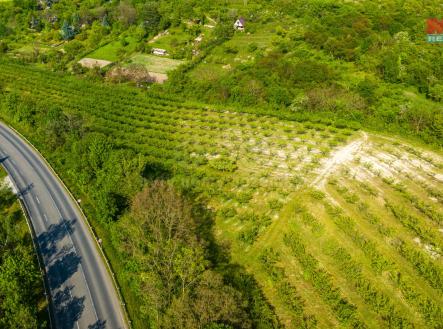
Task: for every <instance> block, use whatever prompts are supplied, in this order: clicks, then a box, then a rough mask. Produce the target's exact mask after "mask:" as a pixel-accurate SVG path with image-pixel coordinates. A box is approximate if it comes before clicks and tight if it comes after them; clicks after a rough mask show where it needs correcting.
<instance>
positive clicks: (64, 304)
mask: <svg viewBox="0 0 443 329" xmlns="http://www.w3.org/2000/svg"><path fill="white" fill-rule="evenodd" d="M71 290H72V287H66V288H65V289H63V290H60V291H58V292H57V293H56V294H55V296H54V297H53V305H54V316H55V318H56V319H57V323H59V324H60V327H61V328H66V329H72V328H74V325H75V323H76V322H77V321H78V319H80V317H81V314H82V312H83V309H84V307H85V306H84V301H85V297H81V298H78V297H73V296H72V294H71Z"/></svg>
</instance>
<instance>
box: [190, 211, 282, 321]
mask: <svg viewBox="0 0 443 329" xmlns="http://www.w3.org/2000/svg"><path fill="white" fill-rule="evenodd" d="M193 218H194V220H195V222H196V224H197V234H198V236H199V239H202V240H203V241H205V242H206V252H207V258H208V259H209V260H210V261H211V262H212V264H213V265H214V270H215V271H216V272H218V273H219V274H221V275H222V276H223V279H224V281H225V283H226V284H228V285H230V286H231V287H233V288H235V289H236V290H237V291H239V292H240V293H241V294H242V295H243V298H244V299H245V301H246V302H247V306H246V309H247V312H248V314H249V318H250V320H251V321H252V326H253V328H280V327H281V324H280V322H279V320H278V318H277V316H276V314H275V311H274V307H273V306H272V305H271V304H270V303H269V302H268V300H267V298H266V296H265V295H264V293H263V291H262V289H261V288H260V286H259V284H258V282H257V280H256V279H255V277H254V276H253V275H252V274H249V273H248V272H247V271H246V269H245V268H244V267H243V266H242V265H240V264H235V263H232V260H231V256H230V255H231V251H230V247H229V245H222V244H220V243H219V242H218V241H217V240H216V238H215V236H214V223H215V213H214V212H213V211H212V210H210V209H208V207H206V206H205V204H203V203H193Z"/></svg>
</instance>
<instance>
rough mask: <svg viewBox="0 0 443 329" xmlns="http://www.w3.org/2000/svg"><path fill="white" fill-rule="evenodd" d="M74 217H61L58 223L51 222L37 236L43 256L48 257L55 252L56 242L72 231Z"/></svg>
mask: <svg viewBox="0 0 443 329" xmlns="http://www.w3.org/2000/svg"><path fill="white" fill-rule="evenodd" d="M74 223H75V219H72V220H66V219H62V220H61V221H60V223H59V224H52V225H51V226H49V229H48V230H47V231H46V232H43V233H41V234H40V235H39V236H38V237H37V242H38V245H39V247H40V252H41V254H42V256H43V258H46V259H50V258H51V257H52V256H53V255H54V254H55V253H56V252H57V242H58V241H60V240H62V239H63V238H64V237H65V236H67V235H68V234H72V233H73V232H74V228H73V226H74Z"/></svg>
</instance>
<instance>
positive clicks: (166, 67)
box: [128, 54, 183, 73]
mask: <svg viewBox="0 0 443 329" xmlns="http://www.w3.org/2000/svg"><path fill="white" fill-rule="evenodd" d="M128 62H129V63H131V64H142V65H144V66H145V67H146V69H147V70H148V71H150V72H156V73H167V72H169V71H172V70H174V69H176V68H177V67H178V66H180V65H181V64H183V61H180V60H177V59H172V58H167V57H159V56H154V55H145V54H135V55H133V56H132V57H131V58H130V59H129V60H128Z"/></svg>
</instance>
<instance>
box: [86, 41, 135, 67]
mask: <svg viewBox="0 0 443 329" xmlns="http://www.w3.org/2000/svg"><path fill="white" fill-rule="evenodd" d="M125 40H126V41H127V42H128V44H127V45H126V46H124V45H122V43H121V42H120V40H116V41H112V42H110V43H108V44H106V45H104V46H102V47H100V48H98V49H96V50H94V51H93V52H92V53H89V54H88V55H86V56H85V57H88V58H94V59H104V60H107V61H111V62H116V61H119V60H120V59H121V57H120V56H119V52H120V51H124V52H125V53H129V54H130V53H132V52H134V51H135V47H136V41H135V39H134V38H132V37H126V38H125Z"/></svg>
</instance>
